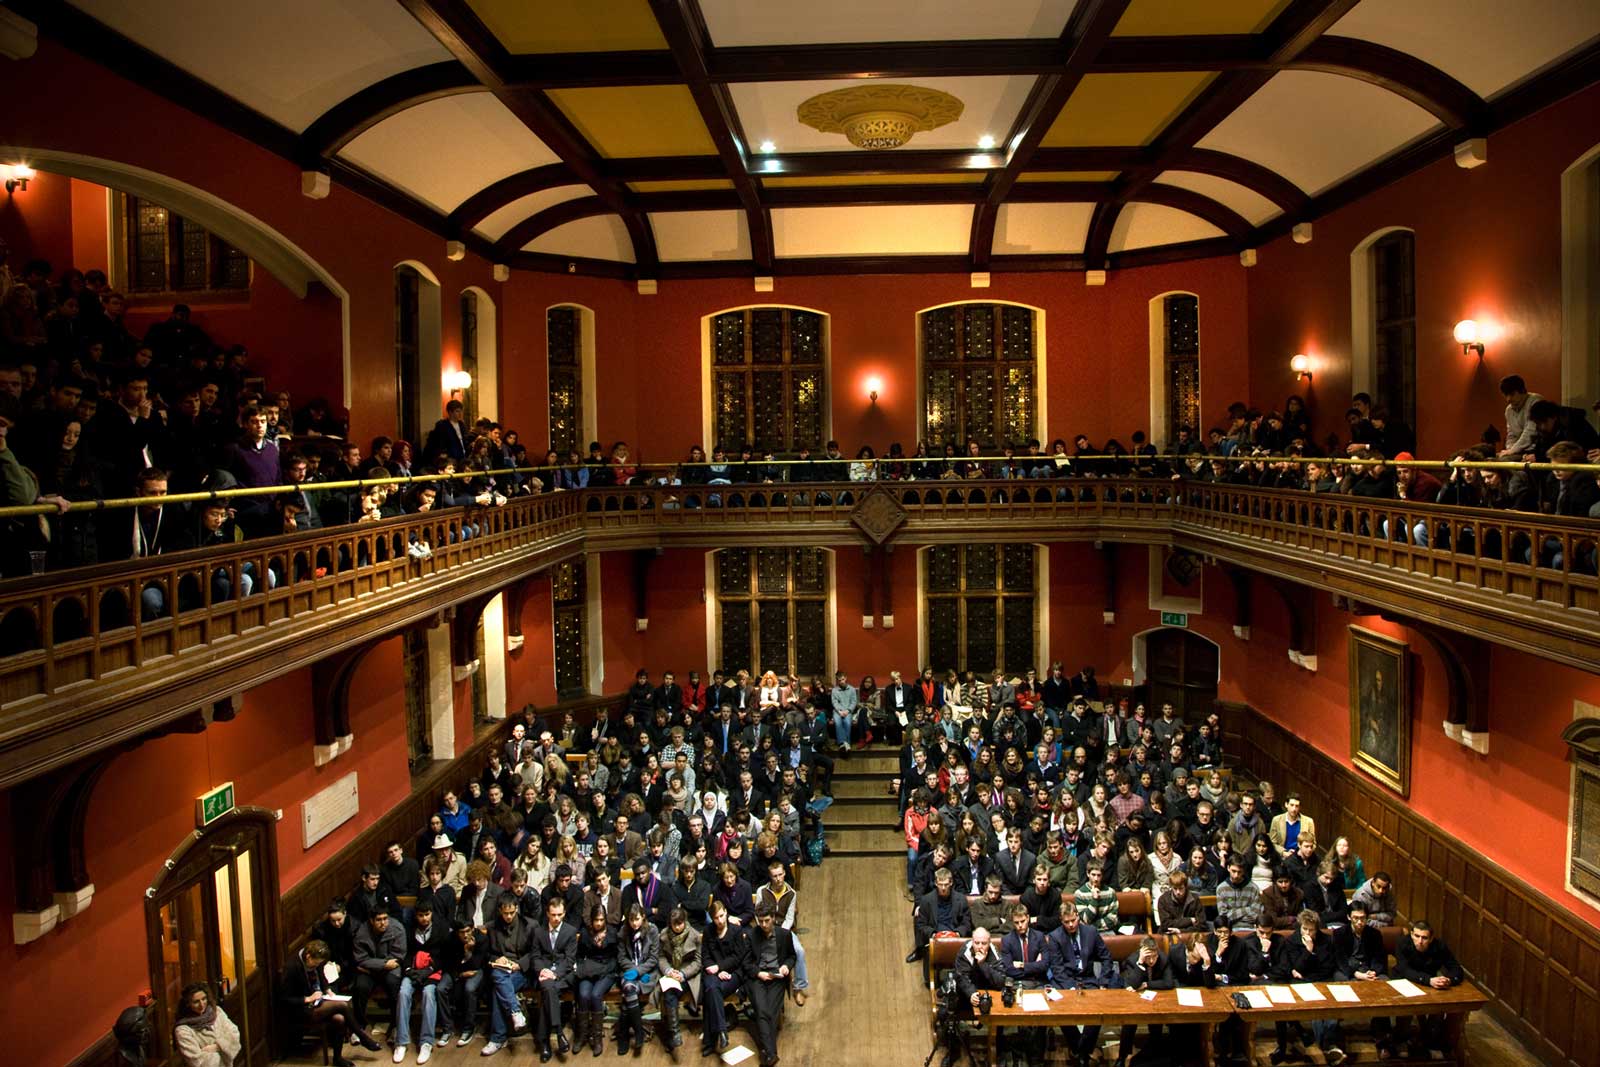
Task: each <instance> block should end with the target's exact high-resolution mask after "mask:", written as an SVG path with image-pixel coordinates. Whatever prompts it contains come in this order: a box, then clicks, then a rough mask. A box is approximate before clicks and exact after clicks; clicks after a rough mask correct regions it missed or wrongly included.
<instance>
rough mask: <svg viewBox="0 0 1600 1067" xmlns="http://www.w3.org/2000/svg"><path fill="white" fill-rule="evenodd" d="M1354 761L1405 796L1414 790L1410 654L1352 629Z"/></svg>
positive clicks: (1393, 642)
mask: <svg viewBox="0 0 1600 1067" xmlns="http://www.w3.org/2000/svg"><path fill="white" fill-rule="evenodd" d="M1350 761H1351V762H1352V763H1354V764H1355V765H1356V767H1358V768H1359V769H1361V770H1363V771H1365V772H1366V773H1368V774H1370V775H1371V776H1372V777H1374V778H1376V779H1377V780H1378V781H1380V782H1382V783H1383V784H1384V785H1386V786H1388V787H1389V788H1390V789H1393V790H1394V791H1395V792H1397V793H1399V794H1400V795H1401V796H1408V795H1409V794H1410V792H1411V670H1410V650H1409V649H1408V647H1407V646H1406V644H1405V642H1403V641H1396V640H1394V639H1393V638H1391V637H1386V636H1384V635H1383V634H1380V633H1374V632H1373V631H1371V630H1366V629H1363V628H1361V627H1359V626H1352V627H1350Z"/></svg>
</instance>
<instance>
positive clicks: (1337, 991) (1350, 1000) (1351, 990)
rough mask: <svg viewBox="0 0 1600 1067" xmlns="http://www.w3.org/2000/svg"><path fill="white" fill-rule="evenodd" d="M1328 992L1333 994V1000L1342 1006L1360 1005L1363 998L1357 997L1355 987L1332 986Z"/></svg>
mask: <svg viewBox="0 0 1600 1067" xmlns="http://www.w3.org/2000/svg"><path fill="white" fill-rule="evenodd" d="M1328 992H1330V993H1332V994H1333V999H1334V1000H1337V1001H1338V1002H1339V1003H1340V1004H1360V1003H1361V998H1360V997H1358V996H1357V995H1356V989H1355V986H1348V985H1330V986H1329V987H1328Z"/></svg>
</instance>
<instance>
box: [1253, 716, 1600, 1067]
mask: <svg viewBox="0 0 1600 1067" xmlns="http://www.w3.org/2000/svg"><path fill="white" fill-rule="evenodd" d="M1225 719H1226V721H1228V722H1229V723H1230V726H1229V728H1228V743H1229V746H1230V748H1231V750H1232V751H1233V752H1234V753H1236V754H1237V757H1238V760H1239V764H1240V766H1241V767H1243V768H1245V769H1247V770H1248V771H1250V772H1251V773H1252V774H1253V775H1254V776H1256V777H1259V778H1266V779H1268V780H1269V781H1271V782H1272V783H1273V785H1274V786H1275V787H1276V788H1277V790H1278V795H1279V796H1282V795H1284V794H1285V793H1287V792H1289V791H1290V790H1297V791H1299V792H1301V793H1303V794H1305V795H1306V797H1307V798H1308V799H1307V809H1308V810H1309V811H1311V813H1312V814H1313V815H1314V816H1315V817H1316V819H1317V821H1318V822H1319V823H1320V824H1321V825H1323V826H1325V827H1327V828H1328V829H1329V830H1330V831H1331V832H1332V833H1333V834H1338V835H1342V836H1345V837H1348V838H1349V839H1350V844H1351V847H1352V848H1353V849H1354V850H1355V851H1356V852H1357V853H1359V854H1360V855H1361V856H1362V857H1363V858H1364V859H1365V860H1366V865H1367V872H1368V873H1369V874H1371V873H1375V872H1376V871H1378V870H1380V869H1382V870H1386V871H1388V872H1389V873H1390V874H1392V875H1393V876H1394V879H1395V882H1394V884H1395V889H1396V891H1397V892H1398V895H1399V903H1400V910H1401V912H1402V913H1403V914H1405V915H1407V916H1410V917H1413V918H1421V917H1424V916H1426V917H1427V918H1428V920H1429V921H1430V922H1432V923H1433V924H1434V926H1435V929H1437V930H1438V931H1439V932H1440V935H1441V936H1442V937H1443V938H1444V939H1445V940H1446V941H1447V942H1448V943H1449V944H1450V946H1451V948H1452V949H1454V951H1455V953H1456V956H1457V957H1458V958H1459V959H1460V960H1461V964H1462V966H1463V967H1465V968H1466V969H1467V970H1468V971H1469V972H1470V973H1471V975H1472V979H1473V981H1475V982H1477V983H1478V984H1479V985H1480V986H1482V987H1483V989H1484V991H1485V992H1487V993H1488V994H1489V995H1490V996H1491V997H1492V998H1493V1000H1492V1001H1491V1003H1490V1006H1489V1011H1490V1012H1491V1013H1492V1014H1493V1015H1494V1016H1495V1017H1496V1018H1497V1019H1498V1020H1499V1021H1500V1022H1501V1023H1502V1024H1504V1025H1505V1026H1506V1027H1507V1029H1509V1030H1510V1031H1511V1032H1512V1033H1513V1034H1514V1035H1515V1036H1516V1037H1517V1039H1518V1040H1520V1041H1521V1042H1522V1043H1523V1044H1524V1045H1525V1046H1527V1048H1529V1049H1531V1050H1532V1051H1533V1052H1534V1053H1535V1054H1536V1055H1538V1056H1539V1057H1540V1058H1542V1059H1544V1060H1546V1061H1547V1062H1550V1063H1557V1064H1566V1065H1571V1067H1596V1065H1600V930H1596V929H1595V928H1594V927H1593V926H1591V925H1590V924H1588V923H1586V922H1584V921H1583V920H1582V919H1580V918H1578V917H1577V916H1576V915H1574V914H1572V912H1570V911H1568V910H1567V909H1566V908H1564V907H1563V906H1562V905H1561V904H1560V903H1559V902H1557V901H1555V900H1552V899H1550V898H1549V897H1546V896H1544V895H1543V894H1540V893H1537V892H1535V891H1534V890H1532V889H1530V888H1529V887H1528V884H1527V883H1526V882H1525V881H1524V880H1523V879H1521V878H1518V877H1517V876H1516V875H1515V874H1513V873H1511V872H1510V871H1508V870H1506V869H1505V868H1503V867H1501V866H1499V865H1498V864H1496V863H1494V862H1492V861H1490V860H1488V859H1486V858H1485V857H1484V856H1483V855H1481V854H1480V853H1478V852H1477V851H1476V850H1474V849H1472V848H1470V847H1468V846H1467V845H1465V844H1463V843H1462V842H1460V841H1458V840H1457V839H1456V838H1454V837H1452V836H1451V835H1449V834H1447V833H1445V832H1444V831H1443V830H1440V829H1439V828H1438V827H1437V826H1434V825H1433V824H1432V823H1430V822H1428V821H1427V820H1425V819H1423V818H1421V817H1420V816H1418V815H1417V814H1416V813H1415V812H1413V811H1412V810H1411V809H1410V808H1409V807H1407V806H1406V805H1405V803H1404V802H1403V801H1401V800H1400V799H1398V798H1396V797H1393V796H1391V795H1389V794H1388V793H1386V792H1385V791H1384V790H1382V789H1381V788H1380V787H1378V786H1377V785H1375V784H1373V783H1370V782H1368V781H1366V780H1365V779H1364V778H1362V777H1361V776H1359V775H1358V774H1356V773H1355V772H1354V771H1353V770H1351V769H1350V768H1348V767H1345V766H1344V765H1342V764H1340V763H1337V762H1335V761H1334V760H1333V759H1331V758H1329V757H1328V756H1325V755H1323V754H1322V753H1320V752H1317V751H1315V750H1314V749H1312V748H1310V747H1309V746H1308V745H1306V743H1305V742H1304V741H1302V740H1300V739H1299V738H1297V737H1295V736H1294V735H1293V734H1291V733H1290V732H1289V731H1288V730H1286V729H1284V727H1282V726H1280V725H1279V724H1277V723H1275V722H1273V721H1272V720H1271V719H1270V718H1268V717H1267V716H1266V715H1264V714H1262V713H1261V712H1258V711H1256V710H1255V709H1253V708H1250V707H1247V706H1244V705H1235V704H1229V705H1226V706H1225Z"/></svg>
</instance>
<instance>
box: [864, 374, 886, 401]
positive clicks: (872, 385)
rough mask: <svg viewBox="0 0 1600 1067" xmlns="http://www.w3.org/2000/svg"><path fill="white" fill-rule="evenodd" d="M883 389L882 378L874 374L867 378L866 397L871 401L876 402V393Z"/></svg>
mask: <svg viewBox="0 0 1600 1067" xmlns="http://www.w3.org/2000/svg"><path fill="white" fill-rule="evenodd" d="M882 391H883V379H882V378H880V377H878V376H877V375H876V374H874V375H873V376H872V377H870V378H868V379H867V399H868V400H870V401H871V402H872V403H874V404H876V403H877V402H878V394H879V393H880V392H882Z"/></svg>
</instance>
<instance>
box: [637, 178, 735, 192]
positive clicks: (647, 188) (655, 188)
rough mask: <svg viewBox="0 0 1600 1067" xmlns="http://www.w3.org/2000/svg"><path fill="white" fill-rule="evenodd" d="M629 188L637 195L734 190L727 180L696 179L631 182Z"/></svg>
mask: <svg viewBox="0 0 1600 1067" xmlns="http://www.w3.org/2000/svg"><path fill="white" fill-rule="evenodd" d="M628 188H629V189H632V190H633V191H634V192H636V193H699V192H704V191H706V190H708V189H732V188H733V183H732V182H730V181H729V180H728V179H726V178H704V179H700V178H696V179H689V180H684V181H668V182H629V183H628Z"/></svg>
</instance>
